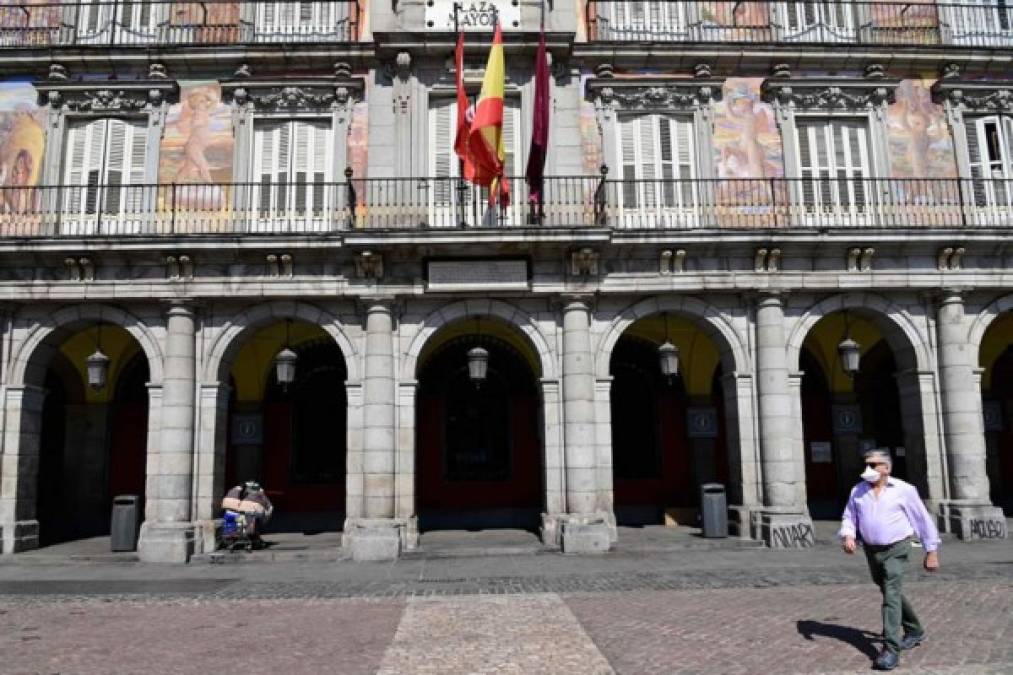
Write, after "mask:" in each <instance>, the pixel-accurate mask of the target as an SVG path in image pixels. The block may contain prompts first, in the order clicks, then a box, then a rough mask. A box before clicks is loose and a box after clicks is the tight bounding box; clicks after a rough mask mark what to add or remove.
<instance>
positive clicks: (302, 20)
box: [256, 0, 344, 42]
mask: <svg viewBox="0 0 1013 675" xmlns="http://www.w3.org/2000/svg"><path fill="white" fill-rule="evenodd" d="M342 9H344V5H343V4H342V3H338V2H334V1H333V0H330V1H325V2H259V3H257V4H256V27H257V40H258V41H260V42H275V41H279V40H282V39H285V38H288V39H292V38H298V37H300V36H307V37H308V36H321V35H326V34H332V33H334V30H335V27H336V25H337V23H338V19H339V17H338V16H337V12H338V11H339V10H342Z"/></svg>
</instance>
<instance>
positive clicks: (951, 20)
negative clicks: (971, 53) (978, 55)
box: [940, 0, 1013, 47]
mask: <svg viewBox="0 0 1013 675" xmlns="http://www.w3.org/2000/svg"><path fill="white" fill-rule="evenodd" d="M940 12H941V13H942V15H943V17H944V21H945V25H947V26H949V29H950V41H951V42H952V43H953V44H955V45H966V46H969V47H1010V46H1013V2H1009V0H962V2H960V3H952V4H947V5H941V6H940Z"/></svg>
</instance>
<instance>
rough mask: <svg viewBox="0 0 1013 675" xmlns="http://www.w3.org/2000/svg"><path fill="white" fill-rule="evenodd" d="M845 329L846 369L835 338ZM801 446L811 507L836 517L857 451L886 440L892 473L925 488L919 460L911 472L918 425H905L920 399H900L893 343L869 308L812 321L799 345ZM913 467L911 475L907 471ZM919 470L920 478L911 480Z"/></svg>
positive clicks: (852, 480) (855, 472) (857, 465)
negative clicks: (851, 361) (849, 356)
mask: <svg viewBox="0 0 1013 675" xmlns="http://www.w3.org/2000/svg"><path fill="white" fill-rule="evenodd" d="M845 337H850V338H851V339H853V340H854V341H855V342H856V343H857V344H858V345H859V350H860V360H859V369H858V372H856V373H853V374H848V373H846V372H845V370H844V364H843V361H842V357H841V355H840V352H839V349H838V345H839V344H840V343H841V342H842V341H843V340H844V338H845ZM799 367H800V370H801V371H802V373H803V375H802V386H801V398H802V401H801V404H802V429H803V449H804V453H805V472H806V497H807V502H808V507H809V512H810V515H812V517H813V518H817V519H830V520H833V519H837V518H839V517H840V515H841V512H842V510H843V508H844V504H845V502H846V501H847V498H848V495H849V494H850V492H851V488H852V487H853V486H854V485H855V484H856V483H857V482H858V480H859V474H861V472H862V453H864V452H865V451H866V450H870V449H872V448H886V449H887V450H889V451H890V454H891V455H892V456H893V475H895V476H897V477H898V478H901V479H904V480H913V482H915V484H916V485H918V486H919V487H921V488H923V489H924V468H923V464H919V463H918V462H917V459H916V461H915V465H916V466H918V467H919V468H918V470H917V471H915V472H912V470H911V462H910V461H909V460H910V459H911V457H912V455H918V454H919V453H920V452H921V445H920V443H919V442H918V436H919V432H918V431H915V430H913V429H906V428H905V423H906V421H909V420H912V419H917V414H918V413H917V411H918V410H919V409H920V406H919V404H918V402H917V401H908V407H907V409H906V410H905V409H904V408H903V406H902V401H901V396H900V389H899V383H898V379H899V377H900V376H899V373H898V367H897V363H896V360H895V357H894V351H893V348H892V347H891V345H890V343H889V342H888V341H887V339H886V337H885V336H884V333H883V332H882V331H881V330H880V326H879V325H878V320H877V319H876V318H875V317H873V316H872V315H864V314H857V313H855V312H848V313H845V312H835V313H833V314H830V315H828V316H826V317H824V318H823V319H821V320H820V321H819V322H817V323H816V325H815V326H813V328H812V330H811V331H810V332H809V334H808V335H807V336H806V339H805V342H804V343H803V346H802V349H801V350H800V352H799ZM912 473H914V477H912ZM919 476H920V478H921V482H919V480H917V479H918V478H919Z"/></svg>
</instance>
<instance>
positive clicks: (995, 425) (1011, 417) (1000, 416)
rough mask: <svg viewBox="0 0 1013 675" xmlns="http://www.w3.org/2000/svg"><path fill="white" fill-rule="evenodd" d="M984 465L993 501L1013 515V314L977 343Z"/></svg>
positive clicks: (996, 323) (1003, 317)
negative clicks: (980, 378)
mask: <svg viewBox="0 0 1013 675" xmlns="http://www.w3.org/2000/svg"><path fill="white" fill-rule="evenodd" d="M979 359H980V363H981V365H982V367H983V372H982V385H981V389H982V409H983V412H984V422H985V443H986V458H987V461H986V468H987V471H988V482H989V493H990V498H991V500H992V503H993V504H996V505H998V506H1001V507H1002V509H1003V510H1004V511H1005V512H1006V515H1007V516H1009V515H1013V314H1011V313H1006V314H1004V315H1002V316H1000V317H998V318H997V319H996V320H995V321H993V322H992V325H990V326H989V327H988V330H987V331H986V332H985V335H984V337H983V338H982V341H981V346H980V355H979Z"/></svg>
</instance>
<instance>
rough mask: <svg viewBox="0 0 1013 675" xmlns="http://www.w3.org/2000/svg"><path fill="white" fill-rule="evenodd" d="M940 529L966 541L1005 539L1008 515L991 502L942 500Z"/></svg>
mask: <svg viewBox="0 0 1013 675" xmlns="http://www.w3.org/2000/svg"><path fill="white" fill-rule="evenodd" d="M939 520H940V522H939V526H940V527H939V529H941V530H943V531H944V532H952V533H953V534H955V535H957V537H959V538H960V539H963V540H964V541H975V540H978V539H1005V538H1006V537H1007V536H1009V533H1008V532H1007V530H1006V516H1005V515H1004V514H1003V512H1002V509H1001V508H999V507H998V506H992V505H991V504H966V503H960V502H954V501H950V502H940V504H939Z"/></svg>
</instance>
